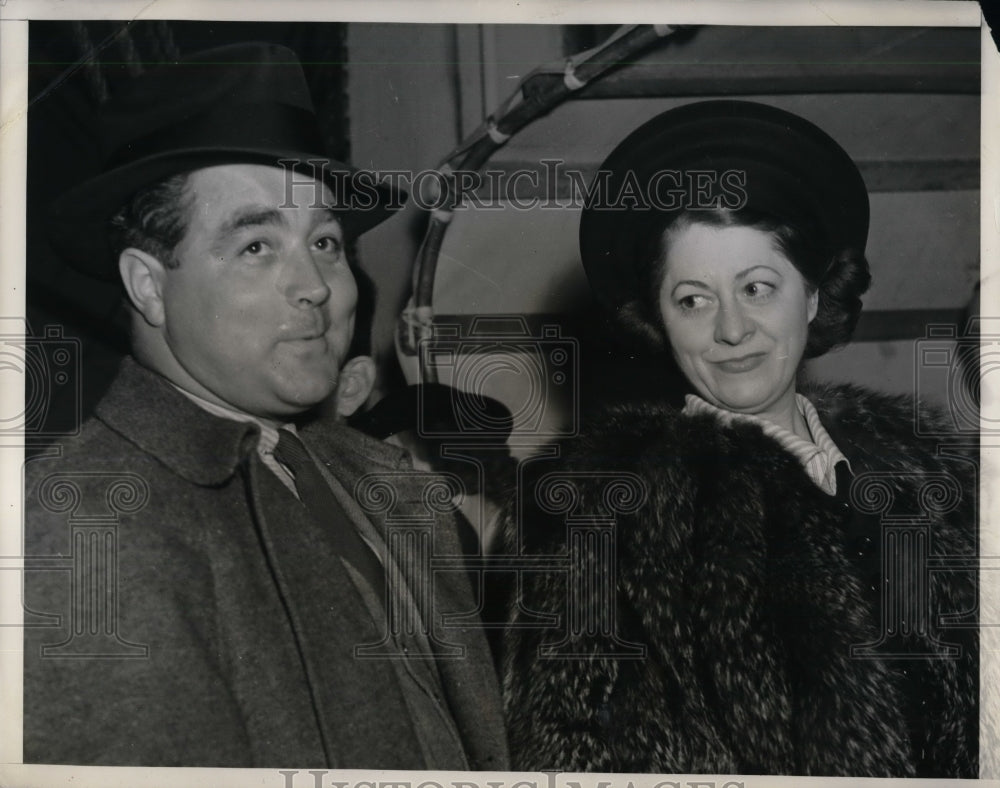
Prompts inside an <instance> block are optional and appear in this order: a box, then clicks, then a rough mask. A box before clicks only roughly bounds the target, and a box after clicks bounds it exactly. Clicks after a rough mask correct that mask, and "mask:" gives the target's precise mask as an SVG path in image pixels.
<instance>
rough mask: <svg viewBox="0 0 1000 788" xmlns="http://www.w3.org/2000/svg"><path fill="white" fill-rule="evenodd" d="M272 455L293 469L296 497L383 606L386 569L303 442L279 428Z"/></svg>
mask: <svg viewBox="0 0 1000 788" xmlns="http://www.w3.org/2000/svg"><path fill="white" fill-rule="evenodd" d="M274 456H275V457H276V458H277V460H278V461H279V462H280V463H281V464H282V465H284V466H285V467H286V468H288V469H289V470H290V471H291V472H292V475H293V476H294V477H295V489H296V490H297V491H298V493H299V500H300V501H302V503H303V504H304V505H305V507H306V508H307V509H308V510H309V511H310V512H311V513H312V515H313V517H315V518H316V520H317V521H318V522H320V523H322V524H323V525H325V526H326V527H327V528H328V529H329V532H330V534H331V536H332V538H333V541H334V544H335V546H336V550H337V553H338V554H339V555H340V556H341V557H342V558H344V559H345V560H346V561H347V562H348V563H349V564H350V565H351V566H353V567H354V568H355V569H356V570H357V571H358V572H359V573H360V574H361V575H362V576H363V577H364V578H365V580H367V581H368V584H369V585H370V586H371V587H372V589H373V590H374V591H375V593H376V594H377V595H378V598H379V601H380V602H381V603H382V607H383V608H384V607H385V570H384V569H383V568H382V564H381V563H380V562H379V560H378V558H377V557H376V556H375V553H374V552H372V550H371V548H370V547H369V546H368V544H367V543H366V542H365V541H364V540H363V539H362V538H361V536H360V534H358V532H357V529H356V528H355V527H354V524H353V523H352V522H351V521H350V518H348V516H347V514H346V513H345V512H344V509H343V507H342V506H341V505H340V501H338V500H337V496H336V495H334V494H333V490H331V489H330V485H329V484H327V482H326V479H324V478H323V474H321V473H320V471H319V468H317V467H316V463H315V461H314V460H313V458H312V456H311V455H310V454H309V452H308V451H307V450H306V447H305V446H304V445H303V443H302V441H301V440H299V438H298V437H297V436H296V435H295V434H294V433H292V432H290V431H288V430H278V445H277V446H276V447H275V449H274Z"/></svg>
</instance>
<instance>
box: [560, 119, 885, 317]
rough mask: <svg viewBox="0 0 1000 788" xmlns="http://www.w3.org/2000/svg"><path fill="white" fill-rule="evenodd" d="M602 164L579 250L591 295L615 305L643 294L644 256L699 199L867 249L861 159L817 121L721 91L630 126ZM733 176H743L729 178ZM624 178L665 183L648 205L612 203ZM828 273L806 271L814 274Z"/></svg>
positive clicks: (834, 243)
mask: <svg viewBox="0 0 1000 788" xmlns="http://www.w3.org/2000/svg"><path fill="white" fill-rule="evenodd" d="M599 172H605V173H607V174H608V177H607V180H606V181H604V182H603V184H602V189H603V190H602V191H600V192H599V194H600V195H602V198H601V200H596V199H594V198H593V195H592V199H591V200H590V202H588V204H587V205H586V206H585V207H584V210H583V212H582V214H581V218H580V256H581V259H582V261H583V265H584V269H585V271H586V273H587V277H588V279H589V281H590V285H591V290H592V291H593V293H594V295H595V297H596V298H597V299H598V301H599V302H600V303H602V304H603V305H604V306H605V307H607V308H608V309H610V310H612V311H615V310H617V309H618V308H620V307H621V306H623V305H624V304H627V303H629V302H631V301H634V300H636V299H638V298H640V294H641V291H642V288H644V287H648V283H647V282H646V281H645V278H644V277H643V276H642V274H641V270H642V269H643V268H644V267H645V263H646V261H645V260H644V259H643V257H644V256H648V255H649V253H650V250H651V249H652V248H654V247H655V243H654V242H655V241H656V236H657V235H658V234H659V233H660V232H662V227H663V226H664V225H665V224H666V223H667V222H668V221H669V220H670V218H671V216H673V215H675V214H676V213H677V212H678V211H681V210H685V209H687V210H691V209H692V208H693V209H694V210H691V213H692V214H696V213H697V211H698V210H701V209H702V207H704V206H703V205H702V203H701V202H698V204H695V205H691V204H690V203H691V202H692V201H705V202H708V203H712V202H713V200H714V201H716V203H717V204H718V206H719V207H723V208H731V209H734V210H735V209H750V210H753V211H755V212H758V213H762V214H766V215H768V216H770V217H773V218H775V219H778V220H779V221H782V222H786V223H789V224H793V225H796V226H798V227H799V228H800V229H803V230H804V231H806V232H809V233H811V234H813V235H815V236H816V238H817V239H818V242H819V243H818V245H820V246H822V247H824V248H826V249H828V250H830V251H839V250H842V249H846V248H853V249H856V250H858V251H861V252H863V251H864V247H865V244H866V241H867V236H868V221H869V203H868V192H867V189H866V187H865V183H864V181H863V179H862V177H861V174H860V172H859V171H858V168H857V165H856V164H855V163H854V162H853V161H852V160H851V158H850V156H848V154H847V153H846V152H845V151H844V150H843V149H842V148H841V147H840V145H839V144H838V143H837V142H835V141H834V140H833V139H832V138H831V137H830V136H829V135H827V134H826V133H825V132H824V131H822V130H821V129H819V128H818V127H817V126H815V125H814V124H812V123H811V122H809V121H807V120H805V119H804V118H801V117H799V116H797V115H793V114H792V113H789V112H786V111H784V110H781V109H778V108H777V107H773V106H770V105H765V104H759V103H756V102H748V101H736V100H728V99H725V100H715V101H704V102H696V103H692V104H685V105H682V106H680V107H677V108H675V109H671V110H668V111H667V112H664V113H662V114H660V115H658V116H656V117H654V118H653V119H652V120H650V121H648V122H647V123H645V124H643V125H642V126H640V127H639V128H638V129H636V130H635V131H633V132H632V133H631V134H629V135H628V137H626V138H625V139H624V140H623V141H622V142H621V143H619V145H618V146H617V147H616V148H615V149H614V151H612V153H611V154H610V155H609V156H608V158H607V159H606V160H605V161H604V163H603V164H602V165H601V167H600V168H599ZM664 172H667V173H671V175H670V177H668V178H662V177H661V176H659V174H660V173H664ZM726 173H738V174H739V175H738V176H727V175H726ZM701 174H704V175H701ZM658 177H659V178H660V179H659V180H657V178H658ZM699 177H701V178H704V179H705V181H704V183H706V184H711V186H710V187H709V186H706V190H705V191H704V192H703V193H702V194H701V195H699V194H697V193H696V190H695V188H694V187H693V186H692V183H696V181H695V180H694V179H697V178H699ZM734 177H738V178H739V179H740V181H741V182H742V185H739V186H736V187H735V188H734V182H733V181H730V182H729V183H727V182H726V180H725V179H726V178H734ZM630 184H631V185H636V184H637V185H638V187H639V189H640V190H642V189H649V188H650V184H658V185H659V186H660V187H661V188H660V192H659V194H658V195H654V196H655V197H656V199H653V200H649V199H647V200H646V201H645V204H640V205H638V206H637V203H636V202H635V201H633V202H630V203H628V204H627V205H624V206H623V205H622V204H619V203H616V202H615V201H616V199H617V198H618V197H619V196H620V195H621V194H623V193H624V194H626V195H628V194H630V193H631V192H633V191H634V189H632V187H631V186H630ZM678 184H679V185H680V189H679V190H677V189H675V187H677V186H678ZM623 189H624V192H623V191H622V190H623ZM671 189H674V191H673V192H672V191H671ZM685 189H686V190H687V191H685ZM713 189H714V190H715V191H713ZM654 191H655V190H654ZM594 194H598V192H595V193H594ZM730 200H731V203H730V204H727V201H730ZM675 203H676V206H675ZM664 206H668V207H669V208H670V209H666V208H665V207H664ZM824 272H825V269H824V271H804V272H803V274H804V275H806V276H807V278H809V279H810V280H811V281H814V282H816V281H817V280H818V279H819V278H821V277H822V275H823V273H824Z"/></svg>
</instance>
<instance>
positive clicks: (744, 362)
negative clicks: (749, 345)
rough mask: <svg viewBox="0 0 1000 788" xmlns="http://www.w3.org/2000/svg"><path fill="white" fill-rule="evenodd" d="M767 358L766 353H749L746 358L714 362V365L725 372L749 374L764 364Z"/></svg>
mask: <svg viewBox="0 0 1000 788" xmlns="http://www.w3.org/2000/svg"><path fill="white" fill-rule="evenodd" d="M765 358H767V354H766V353H748V354H747V355H745V356H738V357H736V358H728V359H724V360H723V361H713V362H712V363H713V364H714V365H715V366H717V367H718V368H719V369H721V370H722V371H723V372H734V373H736V372H749V371H750V370H753V369H756V368H757V367H759V366H760V365H761V364H763V363H764V359H765Z"/></svg>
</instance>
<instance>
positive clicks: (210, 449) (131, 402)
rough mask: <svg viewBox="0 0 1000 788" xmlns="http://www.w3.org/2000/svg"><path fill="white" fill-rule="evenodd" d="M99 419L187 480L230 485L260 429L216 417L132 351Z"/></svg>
mask: <svg viewBox="0 0 1000 788" xmlns="http://www.w3.org/2000/svg"><path fill="white" fill-rule="evenodd" d="M95 412H96V415H97V418H98V419H100V420H101V421H103V422H104V423H105V424H107V425H108V427H110V428H111V429H113V430H114V431H115V432H117V433H119V434H121V435H122V436H123V437H125V438H126V439H127V440H129V441H131V442H132V443H134V444H135V445H136V446H138V447H139V448H140V449H142V450H143V451H145V452H147V453H148V454H150V455H152V456H153V457H156V459H158V460H159V461H160V462H162V463H163V464H164V465H165V466H166V467H167V468H169V469H170V470H171V471H173V472H174V473H176V474H177V475H178V476H180V477H181V478H183V479H185V480H186V481H189V482H192V483H193V484H198V485H201V486H205V487H215V486H218V485H221V484H224V483H225V482H226V481H228V480H229V479H230V478H231V477H232V476H233V474H234V473H235V472H236V469H237V467H238V466H239V464H240V463H241V462H242V461H243V460H244V459H245V458H246V457H247V455H248V454H250V453H251V452H252V451H254V449H255V448H256V446H257V439H258V436H259V435H260V428H259V427H258V426H257V425H256V424H254V423H253V422H249V421H248V422H240V421H233V420H231V419H222V418H219V417H218V416H213V415H212V414H210V413H208V412H207V411H205V410H203V409H202V408H200V407H198V406H197V405H196V404H195V403H194V402H192V401H191V400H189V399H188V398H187V397H185V396H184V395H183V394H182V393H181V392H179V391H178V390H177V389H176V388H174V387H173V385H171V384H170V382H169V381H168V380H167V379H166V378H164V377H162V376H161V375H158V374H156V373H155V372H153V371H151V370H149V369H147V368H146V367H143V366H142V365H141V364H139V362H137V361H136V360H135V359H134V358H132V357H131V356H127V357H126V358H125V359H124V360H123V361H122V365H121V367H120V368H119V370H118V375H117V377H116V378H115V380H114V382H113V383H112V384H111V388H110V389H109V390H108V392H107V394H105V395H104V398H103V399H102V400H101V401H100V403H99V404H98V405H97V409H96V411H95Z"/></svg>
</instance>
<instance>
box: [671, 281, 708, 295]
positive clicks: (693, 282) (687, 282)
mask: <svg viewBox="0 0 1000 788" xmlns="http://www.w3.org/2000/svg"><path fill="white" fill-rule="evenodd" d="M681 285H691V286H692V287H701V288H703V289H705V290H709V289H711V288H709V286H708V285H707V284H705V283H704V282H702V281H701V280H699V279H682V280H681V281H679V282H678V283H677V284H675V285H674V287H673V289H672V290H671V291H670V294H671V295H673V294H674V293H676V292H677V288H678V287H680V286H681Z"/></svg>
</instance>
